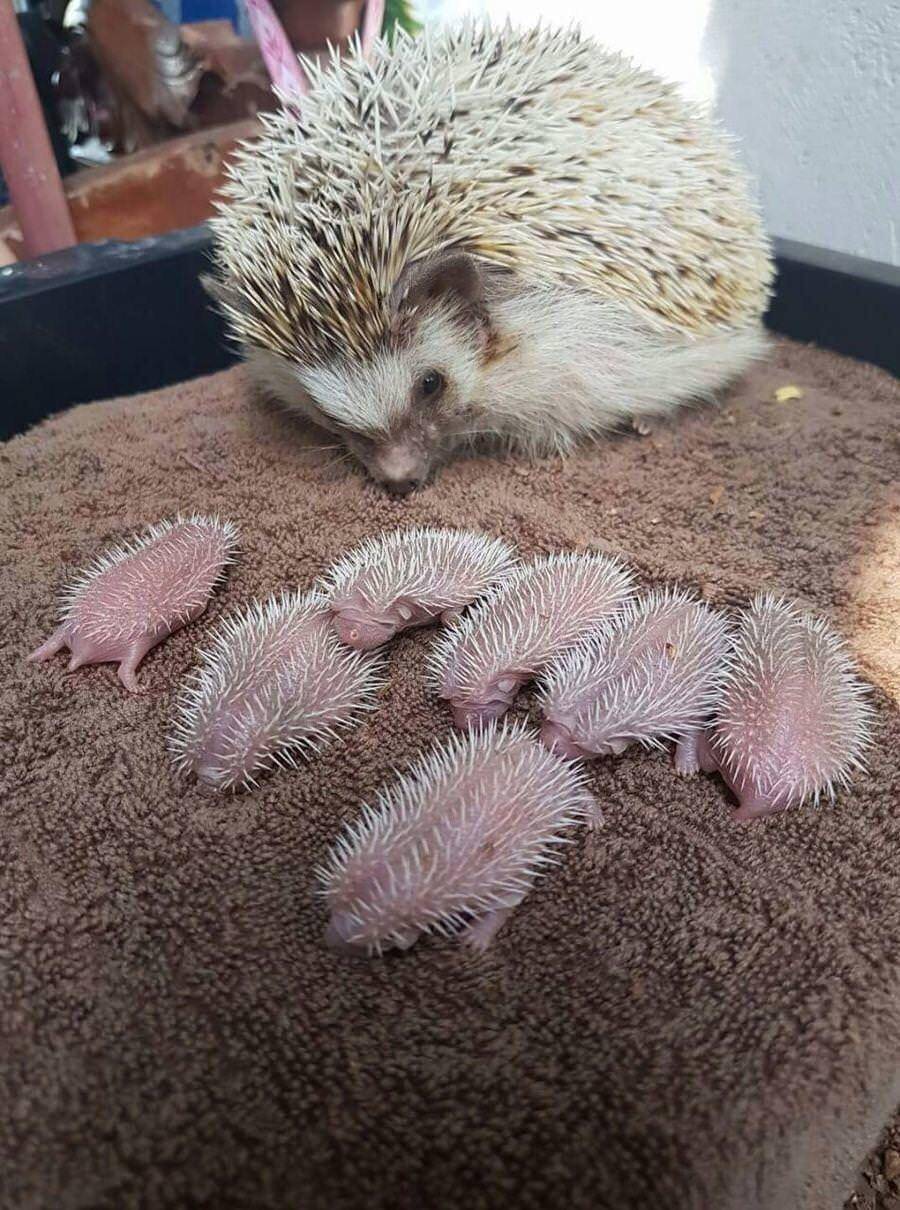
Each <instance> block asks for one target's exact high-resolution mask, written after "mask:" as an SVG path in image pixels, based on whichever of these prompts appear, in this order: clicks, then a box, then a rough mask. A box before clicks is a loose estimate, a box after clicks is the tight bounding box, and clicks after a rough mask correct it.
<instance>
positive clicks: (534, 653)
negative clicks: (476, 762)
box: [428, 554, 633, 729]
mask: <svg viewBox="0 0 900 1210" xmlns="http://www.w3.org/2000/svg"><path fill="white" fill-rule="evenodd" d="M632 579H633V577H632V573H631V571H630V570H629V568H627V567H626V566H625V565H624V564H623V563H620V562H619V561H618V560H617V559H612V558H610V557H609V556H608V555H601V554H587V555H577V554H558V555H545V556H543V557H542V558H540V559H535V560H534V562H533V563H529V564H526V565H525V566H524V567H521V568H519V570H518V571H516V572H515V573H514V574H513V575H511V576H510V577H509V578H508V579H507V580H505V581H503V582H502V583H501V584H499V585H498V586H497V587H496V588H493V589H491V591H490V592H489V593H487V594H486V595H485V596H484V597H482V599H481V600H480V601H479V602H478V603H477V604H476V605H475V606H474V607H473V608H472V609H471V610H470V611H469V612H468V613H467V614H466V615H465V616H464V617H462V618H460V619H459V620H458V621H456V622H454V623H453V624H452V625H451V626H449V627H448V628H447V630H446V632H445V633H444V634H443V635H441V636H440V638H439V639H438V641H437V642H436V643H435V644H434V646H433V647H432V649H431V653H430V655H429V661H428V662H429V668H430V672H431V680H432V684H433V686H434V688H435V689H436V691H437V693H438V694H439V696H440V697H442V698H444V699H446V700H447V701H449V703H450V706H451V708H452V710H453V721H454V722H455V723H456V725H457V727H460V728H461V729H465V728H467V727H477V726H482V725H483V724H484V723H486V722H487V721H489V720H490V719H496V718H500V717H501V716H502V715H504V714H505V713H506V711H507V710H508V709H509V708H510V706H511V705H512V703H513V699H514V698H515V696H516V694H517V693H518V692H519V690H520V689H521V688H522V686H523V685H524V684H525V682H526V681H530V680H531V678H532V677H533V676H534V675H535V674H536V673H537V672H540V671H541V669H543V668H544V667H545V666H546V665H547V664H548V663H549V662H550V661H551V660H552V659H555V658H556V657H557V656H559V655H560V654H561V653H562V652H564V651H566V650H567V649H568V648H569V647H572V646H574V644H575V643H577V642H578V641H579V640H580V639H583V638H584V637H585V635H587V634H589V633H590V632H591V631H592V630H595V629H596V628H597V627H598V626H600V625H602V624H603V623H604V622H607V621H609V619H610V618H611V617H614V616H615V614H616V613H617V612H618V610H619V609H621V607H622V605H623V604H624V603H625V602H626V601H627V600H628V599H629V597H630V596H631V593H632Z"/></svg>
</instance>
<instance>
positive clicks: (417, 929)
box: [319, 723, 602, 954]
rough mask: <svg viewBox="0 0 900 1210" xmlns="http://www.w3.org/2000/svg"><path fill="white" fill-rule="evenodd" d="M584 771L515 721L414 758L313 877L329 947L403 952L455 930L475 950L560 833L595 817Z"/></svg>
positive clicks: (551, 853) (549, 855)
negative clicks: (323, 906)
mask: <svg viewBox="0 0 900 1210" xmlns="http://www.w3.org/2000/svg"><path fill="white" fill-rule="evenodd" d="M601 819H602V816H601V814H600V810H599V807H598V806H597V804H596V803H595V801H594V799H593V798H592V797H591V795H590V794H589V793H588V791H587V789H586V786H585V776H584V773H583V772H582V771H581V770H580V769H579V768H578V767H577V766H576V765H575V764H573V763H571V762H569V761H566V760H562V759H561V758H559V757H557V756H554V755H552V754H551V753H550V752H548V751H547V750H546V749H545V748H542V747H541V745H540V744H537V743H535V741H534V739H533V738H532V737H531V736H530V735H529V734H528V733H527V732H526V731H525V729H524V727H523V726H522V725H521V724H518V725H516V724H513V725H509V724H506V723H501V724H499V725H498V724H496V723H490V724H489V725H488V726H487V727H486V728H484V729H483V730H478V731H473V732H470V733H469V734H468V735H466V736H463V737H461V736H456V735H451V736H450V737H449V738H448V739H447V740H445V741H443V742H442V743H439V744H436V745H435V746H434V747H433V748H432V749H431V750H430V751H428V752H425V753H423V754H422V755H421V756H419V758H418V759H417V760H416V761H415V762H414V764H413V765H412V767H411V768H410V769H409V771H408V772H407V773H405V774H404V775H403V776H402V777H401V778H400V779H399V780H398V781H397V782H395V783H393V784H392V785H388V786H385V787H383V788H382V789H381V790H380V791H379V793H378V799H377V802H376V804H375V807H370V806H365V807H363V811H362V818H361V819H360V820H358V821H357V822H355V823H353V824H350V825H348V827H347V829H346V831H345V833H344V835H343V836H342V837H340V839H339V840H338V842H337V844H336V845H335V847H334V848H333V849H332V852H331V855H330V858H329V860H328V862H327V863H326V865H325V866H324V867H323V868H322V869H321V870H320V871H319V876H320V878H321V881H322V884H323V894H324V897H325V900H326V903H327V905H328V908H329V910H330V913H331V918H330V921H329V924H328V929H327V932H326V939H327V940H328V942H329V943H330V944H331V945H332V946H334V947H335V948H338V949H348V950H357V951H362V952H363V953H370V954H372V953H376V954H380V953H381V952H382V951H383V950H386V949H392V948H396V949H407V948H408V947H409V946H411V945H412V944H413V943H414V942H415V941H416V940H418V938H419V937H420V936H421V935H422V933H426V932H429V931H436V932H439V933H444V934H451V933H457V932H460V931H463V933H464V941H465V943H466V944H467V945H470V946H472V947H474V948H475V949H479V950H481V949H485V948H486V947H487V946H488V945H489V944H490V942H491V939H492V938H493V936H494V934H495V933H496V932H497V930H498V929H499V928H500V926H501V925H502V924H503V922H504V920H505V919H506V917H507V916H508V915H509V913H510V912H511V911H512V909H513V908H514V907H515V906H516V905H517V904H519V903H521V901H522V900H523V899H524V897H525V896H526V895H527V894H528V892H529V891H530V890H531V886H532V883H533V882H534V880H535V878H536V877H537V876H538V875H539V874H541V873H543V871H544V870H545V869H546V867H547V866H549V865H552V864H553V863H554V861H555V860H556V857H555V852H556V848H557V846H559V845H561V844H564V843H565V842H566V838H565V837H564V836H563V835H561V833H563V832H565V831H566V830H567V829H569V828H571V827H573V826H574V825H575V824H578V823H587V824H588V825H590V826H594V825H595V824H598V823H600V822H601Z"/></svg>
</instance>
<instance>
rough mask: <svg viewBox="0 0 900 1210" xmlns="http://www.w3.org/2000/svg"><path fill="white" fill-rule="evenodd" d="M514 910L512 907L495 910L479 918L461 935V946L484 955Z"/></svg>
mask: <svg viewBox="0 0 900 1210" xmlns="http://www.w3.org/2000/svg"><path fill="white" fill-rule="evenodd" d="M512 910H513V909H512V908H511V907H504V908H494V910H493V911H492V912H485V914H484V915H483V916H477V917H476V918H475V919H474V920H473V921H472V923H471V924H469V925H467V926H466V927H465V928H464V929H463V931H462V932H461V933H460V935H459V940H460V944H462V945H465V946H466V947H467V948H468V949H471V950H474V951H475V952H476V953H477V954H483V953H484V951H485V950H486V949H487V948H488V946H489V945H490V944H491V942H492V941H493V940H494V938H495V937H496V936H497V933H498V932H499V931H500V929H502V928H503V926H504V924H505V923H506V920H507V917H508V916H509V915H510V914H511V912H512Z"/></svg>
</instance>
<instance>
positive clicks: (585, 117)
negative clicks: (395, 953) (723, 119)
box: [209, 21, 772, 491]
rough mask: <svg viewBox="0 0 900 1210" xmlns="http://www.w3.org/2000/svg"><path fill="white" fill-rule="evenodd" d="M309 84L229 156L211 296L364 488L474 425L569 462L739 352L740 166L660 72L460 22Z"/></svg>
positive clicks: (746, 221)
mask: <svg viewBox="0 0 900 1210" xmlns="http://www.w3.org/2000/svg"><path fill="white" fill-rule="evenodd" d="M310 73H311V79H312V90H311V94H310V96H308V97H307V98H305V99H304V100H303V103H302V106H301V111H300V114H299V116H298V114H297V113H296V112H293V111H291V110H285V111H283V112H281V113H278V114H275V115H272V116H265V117H263V119H262V123H263V134H262V137H261V138H259V139H254V140H253V142H252V143H248V144H247V145H246V146H245V147H244V148H243V150H241V151H240V152H239V153H238V155H237V156H236V157H235V158H234V159H233V161H232V164H231V167H230V169H229V180H228V183H227V185H226V187H225V189H224V200H223V203H222V204H221V207H220V211H219V214H218V216H217V217H216V218H215V219H214V221H213V227H214V234H215V259H216V266H217V271H216V274H215V278H214V280H212V281H211V282H210V283H209V284H210V288H211V289H212V290H213V292H214V293H215V294H216V296H217V297H218V298H219V299H220V302H221V305H222V308H223V311H224V314H225V316H226V318H227V321H228V325H229V328H230V330H231V333H232V335H233V336H234V337H235V338H236V340H237V341H238V343H239V344H240V345H241V346H242V348H243V350H244V352H245V354H246V356H247V357H248V359H249V361H250V363H251V365H252V366H253V368H254V370H255V372H256V375H257V377H258V379H259V380H260V382H261V384H262V385H263V386H264V388H265V389H266V390H267V391H268V392H269V393H270V394H271V395H272V396H273V397H275V398H276V399H279V400H281V401H282V402H283V403H285V404H287V405H288V406H290V407H293V408H295V409H297V410H299V411H300V412H302V413H304V414H306V415H309V416H311V417H313V418H314V419H315V420H316V421H317V422H319V423H320V424H323V425H325V426H326V427H328V428H330V429H332V430H334V431H335V432H337V433H338V434H339V435H340V436H341V438H342V439H344V440H345V441H346V443H347V445H348V446H349V447H350V449H351V450H352V451H353V452H354V453H355V454H356V455H357V456H358V457H359V458H360V459H361V461H362V462H363V463H364V464H365V466H366V467H367V468H368V469H369V471H370V472H371V473H372V474H373V475H374V476H375V477H376V478H377V479H379V480H381V481H382V482H384V483H386V484H388V485H389V486H393V487H394V488H395V489H397V490H399V491H406V490H409V489H410V488H411V487H413V486H415V484H416V483H417V482H420V481H421V480H422V479H423V478H424V477H425V476H426V475H427V474H428V473H429V471H430V469H431V468H432V467H433V466H434V465H436V464H437V463H438V462H439V461H440V460H441V459H442V458H444V457H445V456H447V455H448V454H449V453H450V452H451V450H452V449H453V448H454V447H456V446H458V445H459V444H460V443H461V442H465V441H468V440H470V439H472V438H473V437H474V436H476V435H479V434H488V435H489V436H495V437H499V438H500V439H501V440H504V441H507V442H509V443H510V444H512V445H515V446H517V447H519V448H522V449H524V450H526V451H546V450H566V449H568V448H570V447H571V445H572V444H573V442H574V441H576V440H577V439H578V438H579V437H581V436H582V435H584V434H592V433H597V432H599V431H601V430H603V429H605V428H608V427H610V426H611V425H614V424H616V423H618V422H619V421H620V420H621V419H622V418H623V417H626V416H628V415H632V416H634V415H640V414H642V413H648V412H653V411H660V410H666V409H669V408H671V407H672V406H673V405H674V404H676V403H678V402H680V401H682V400H686V399H688V398H691V397H697V396H705V395H707V394H709V392H711V391H713V390H715V389H716V388H718V387H719V386H721V385H722V384H723V383H725V382H726V381H727V380H728V379H730V378H731V377H733V376H734V375H735V374H736V373H738V372H740V371H741V370H742V369H743V367H744V366H745V365H746V364H747V363H748V361H749V360H750V359H751V358H752V357H754V356H755V355H757V353H758V352H759V351H760V349H761V347H762V332H761V326H760V320H761V316H762V314H763V312H764V311H765V307H766V303H767V300H768V296H769V289H770V283H771V279H772V265H771V259H770V254H769V247H768V243H767V241H766V238H765V235H764V233H763V230H762V227H761V223H760V219H759V215H758V213H757V210H756V207H755V205H754V203H753V202H752V201H751V199H750V196H749V191H748V186H747V181H746V178H745V176H744V174H743V172H742V171H741V170H740V168H739V167H738V165H737V162H736V160H735V157H734V155H733V153H732V149H731V147H730V145H729V142H728V140H727V139H726V138H725V137H724V136H723V135H722V134H721V133H720V132H719V131H718V130H717V129H716V127H715V125H714V124H713V122H712V121H711V120H710V118H709V117H708V116H706V115H705V114H704V113H702V112H700V111H699V110H698V109H696V108H694V107H692V106H691V105H689V104H688V103H687V102H685V101H684V100H682V99H681V98H680V97H679V95H678V93H677V92H676V90H675V89H674V88H673V87H672V86H670V85H668V84H665V83H663V82H662V81H661V80H659V79H658V78H657V77H656V76H654V75H652V74H650V73H648V72H645V71H641V70H638V69H636V68H635V67H634V66H633V65H632V64H631V63H629V62H628V61H627V60H626V59H624V58H622V57H620V56H619V55H616V54H612V53H610V52H608V51H606V50H603V49H601V48H600V47H599V46H597V45H596V44H595V43H593V42H592V41H591V40H590V39H585V38H582V37H581V36H580V35H579V34H578V33H577V32H572V31H568V32H552V31H547V30H540V29H539V30H514V29H512V28H510V27H508V26H507V27H505V28H502V29H494V28H492V27H491V26H490V25H487V24H481V23H478V22H472V21H469V22H466V23H464V24H462V25H461V26H460V27H458V28H456V29H451V30H447V29H441V30H437V31H426V32H425V33H424V34H423V35H422V36H420V37H416V38H410V37H408V36H406V35H404V34H403V33H402V32H400V33H398V35H397V39H396V42H395V44H394V45H393V46H389V45H388V44H387V43H385V42H378V43H376V45H375V47H374V48H373V53H372V56H371V59H370V61H368V62H365V61H363V60H362V59H361V58H360V57H359V56H358V55H353V54H351V55H349V56H344V57H341V58H337V57H335V58H333V60H332V62H331V64H330V65H329V66H328V67H327V68H317V67H314V66H312V65H311V66H310Z"/></svg>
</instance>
